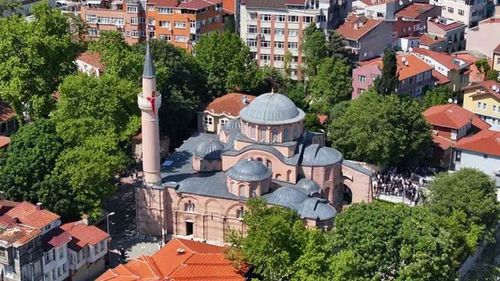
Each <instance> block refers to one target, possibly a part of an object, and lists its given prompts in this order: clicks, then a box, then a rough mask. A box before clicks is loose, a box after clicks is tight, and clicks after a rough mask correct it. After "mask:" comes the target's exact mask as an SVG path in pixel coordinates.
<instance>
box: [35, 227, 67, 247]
mask: <svg viewBox="0 0 500 281" xmlns="http://www.w3.org/2000/svg"><path fill="white" fill-rule="evenodd" d="M70 240H71V235H70V234H69V233H68V232H66V231H64V230H62V229H61V228H54V229H52V230H51V231H49V232H47V233H45V234H44V235H43V237H42V242H43V249H44V250H45V251H47V250H50V249H52V248H54V247H56V248H57V247H61V246H62V245H64V244H66V243H68V242H69V241H70Z"/></svg>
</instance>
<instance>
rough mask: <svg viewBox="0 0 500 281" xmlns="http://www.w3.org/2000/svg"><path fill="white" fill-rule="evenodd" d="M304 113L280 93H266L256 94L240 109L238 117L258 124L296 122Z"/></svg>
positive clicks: (302, 117)
mask: <svg viewBox="0 0 500 281" xmlns="http://www.w3.org/2000/svg"><path fill="white" fill-rule="evenodd" d="M304 116H305V113H304V111H302V110H301V109H300V108H297V106H295V104H294V103H293V101H291V100H290V99H289V98H288V97H286V96H284V95H282V94H277V93H276V94H275V93H267V94H263V95H260V96H258V97H257V98H255V99H254V100H253V102H252V103H251V104H250V105H249V106H247V107H245V108H243V109H242V110H241V111H240V118H241V119H242V120H244V121H246V122H249V123H254V124H260V125H281V124H291V123H296V122H298V121H300V120H302V119H304Z"/></svg>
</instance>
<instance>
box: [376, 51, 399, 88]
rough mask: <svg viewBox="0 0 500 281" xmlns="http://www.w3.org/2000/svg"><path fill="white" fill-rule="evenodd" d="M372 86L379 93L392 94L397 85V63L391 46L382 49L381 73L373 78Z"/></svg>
mask: <svg viewBox="0 0 500 281" xmlns="http://www.w3.org/2000/svg"><path fill="white" fill-rule="evenodd" d="M374 87H375V91H376V92H377V93H378V94H380V95H389V94H393V93H395V91H396V89H397V87H398V64H397V61H396V53H395V52H394V50H393V49H391V48H387V49H385V51H384V58H383V66H382V75H380V76H378V77H377V78H376V79H375V81H374Z"/></svg>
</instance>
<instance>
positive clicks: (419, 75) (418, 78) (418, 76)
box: [417, 73, 423, 82]
mask: <svg viewBox="0 0 500 281" xmlns="http://www.w3.org/2000/svg"><path fill="white" fill-rule="evenodd" d="M422 78H423V77H422V73H420V74H417V82H420V81H422Z"/></svg>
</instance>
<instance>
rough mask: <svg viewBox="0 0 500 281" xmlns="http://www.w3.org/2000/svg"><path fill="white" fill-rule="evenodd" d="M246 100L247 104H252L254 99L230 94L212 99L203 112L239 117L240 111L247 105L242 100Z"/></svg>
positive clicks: (243, 95)
mask: <svg viewBox="0 0 500 281" xmlns="http://www.w3.org/2000/svg"><path fill="white" fill-rule="evenodd" d="M245 97H246V98H247V99H248V101H249V102H252V101H253V99H254V98H255V97H254V96H251V95H246V94H239V93H230V94H225V95H223V96H222V97H218V98H216V99H214V100H213V101H212V102H211V103H209V104H208V105H207V107H206V108H205V111H209V112H211V113H215V114H226V115H231V116H234V117H237V116H239V115H240V110H242V109H243V108H244V107H245V106H247V105H248V103H246V104H245V103H244V102H243V99H244V98H245Z"/></svg>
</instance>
